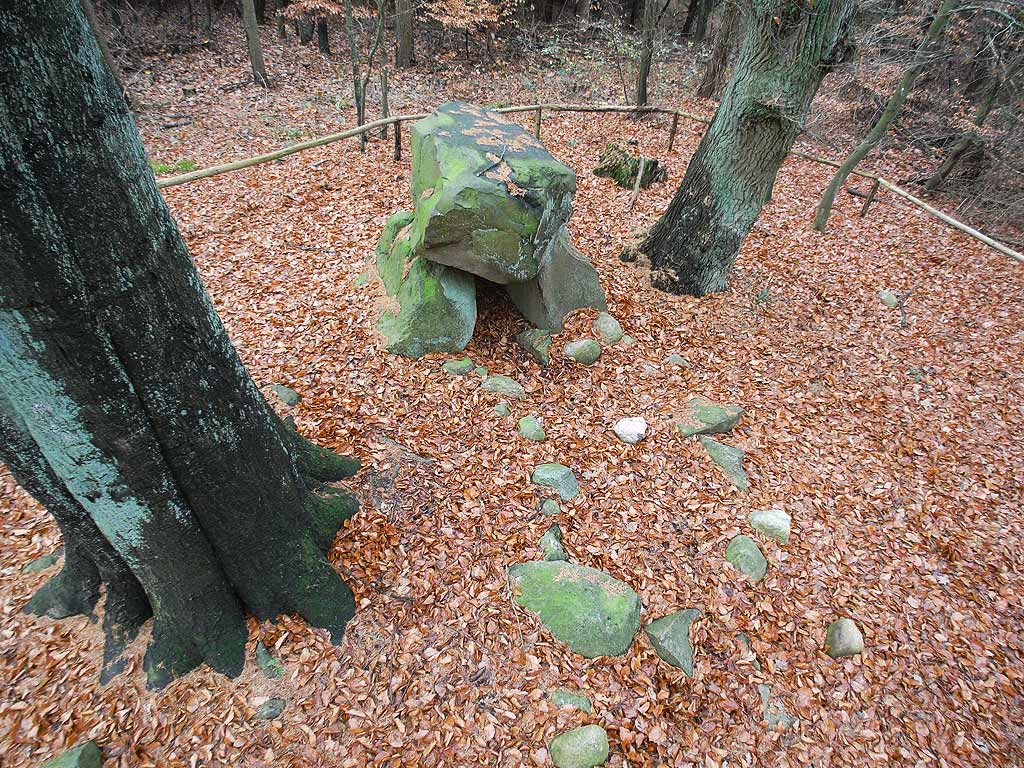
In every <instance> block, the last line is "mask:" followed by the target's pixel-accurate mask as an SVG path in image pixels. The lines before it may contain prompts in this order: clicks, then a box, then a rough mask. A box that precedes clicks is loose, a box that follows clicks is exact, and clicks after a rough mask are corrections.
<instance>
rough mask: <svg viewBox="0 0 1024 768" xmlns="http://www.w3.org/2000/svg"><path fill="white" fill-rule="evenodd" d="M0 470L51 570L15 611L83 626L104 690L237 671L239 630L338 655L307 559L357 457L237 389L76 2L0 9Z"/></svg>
mask: <svg viewBox="0 0 1024 768" xmlns="http://www.w3.org/2000/svg"><path fill="white" fill-rule="evenodd" d="M0 71H3V72H4V73H5V75H6V77H4V78H2V80H0V170H2V175H3V178H4V184H3V185H2V187H0V460H2V461H3V462H4V463H5V464H6V465H7V467H8V468H9V469H10V471H11V472H12V473H13V475H14V477H15V479H16V480H17V481H18V482H19V483H21V484H22V486H23V487H24V488H25V489H26V490H28V491H29V492H30V493H31V494H32V495H33V496H35V498H36V499H37V500H38V501H39V502H40V503H42V504H43V505H44V506H46V508H47V509H48V510H49V511H50V512H51V513H52V514H53V516H54V517H55V518H56V520H57V522H58V523H59V525H60V528H61V530H62V532H63V535H64V539H65V551H66V556H65V563H64V568H63V570H62V571H61V572H60V574H59V575H58V576H56V577H55V578H54V579H53V580H52V581H51V582H50V583H49V584H48V585H47V586H46V587H44V588H43V589H42V590H41V591H40V592H39V593H37V595H36V596H35V597H34V598H33V599H32V600H31V601H30V602H29V603H28V605H27V606H26V610H29V611H31V612H35V613H44V614H49V615H51V616H55V617H61V616H67V615H71V614H75V613H88V612H90V610H91V608H92V606H93V605H94V604H95V603H96V600H97V598H98V596H99V593H100V585H101V584H103V585H105V593H106V603H105V611H104V613H105V616H104V622H105V625H106V629H107V641H108V642H107V649H106V652H105V657H106V659H107V664H106V665H105V668H106V671H107V673H110V672H114V671H116V669H117V664H116V661H117V656H118V654H119V652H120V649H121V647H122V646H123V644H124V643H125V642H126V641H127V640H128V639H130V638H131V637H133V636H134V635H135V633H136V632H137V630H138V629H139V627H140V625H141V624H142V623H143V622H144V621H145V620H146V619H147V617H148V616H149V615H150V614H152V616H153V632H152V641H151V642H150V645H149V647H148V649H147V651H146V657H145V662H144V666H145V670H146V674H147V677H148V679H149V681H150V683H151V684H152V685H161V684H163V683H165V682H166V681H168V680H169V679H171V678H173V677H175V676H177V675H180V674H182V673H184V672H186V671H188V670H190V669H192V668H194V667H195V666H197V665H198V664H200V663H202V662H206V663H208V664H210V666H212V667H213V668H215V669H217V670H220V671H222V672H224V673H226V674H229V675H234V674H237V673H238V672H240V671H241V669H242V663H243V653H244V646H245V641H246V637H247V633H246V625H245V614H246V611H249V612H251V613H252V614H254V615H255V616H256V617H258V618H259V619H274V618H275V617H276V616H278V615H280V614H282V613H297V614H299V615H301V616H303V617H305V618H306V619H307V620H308V621H309V622H310V623H311V624H313V625H314V626H317V627H323V628H326V629H327V630H329V631H330V633H331V635H332V637H333V638H334V639H336V640H337V639H340V637H341V634H342V631H343V630H344V627H345V624H346V622H347V621H348V620H349V619H350V618H351V617H352V615H353V610H354V602H353V597H352V592H351V591H350V590H349V588H348V587H347V586H346V585H345V584H344V582H343V581H342V580H341V579H340V578H339V576H338V574H337V573H336V572H335V571H334V570H333V568H332V567H331V566H330V564H329V563H328V562H327V560H326V559H325V558H324V555H323V554H322V551H323V547H324V545H325V544H328V543H329V541H330V540H332V539H333V534H334V533H335V532H336V531H337V526H338V525H340V522H341V521H342V519H343V518H344V517H346V516H347V515H349V514H351V512H352V511H353V503H352V500H351V499H350V498H347V497H344V496H332V497H331V498H330V499H329V500H326V501H325V500H324V499H323V498H321V497H320V496H318V495H316V494H315V493H314V492H313V491H314V490H316V489H317V487H318V486H317V484H318V483H321V482H325V481H329V480H331V479H338V478H340V477H342V476H345V475H347V474H350V473H351V472H352V471H353V466H352V462H351V460H345V459H343V458H342V457H338V456H335V455H334V454H332V453H330V452H328V451H326V450H324V449H319V448H316V447H315V446H313V445H312V444H311V443H307V442H305V441H303V440H302V439H301V438H299V437H298V436H297V435H296V434H295V433H294V432H291V431H289V430H287V429H286V428H285V427H284V425H283V424H282V423H281V422H280V420H278V419H277V417H276V416H275V415H274V413H273V412H272V410H271V409H270V408H269V406H268V405H267V404H266V402H265V401H264V399H263V397H262V396H261V394H260V392H259V390H258V389H257V388H256V386H255V384H254V383H253V382H252V380H251V379H250V378H249V376H248V374H247V373H246V370H245V368H244V366H243V365H242V363H241V361H240V360H239V358H238V355H237V353H236V352H235V349H234V347H233V346H232V344H231V342H230V340H229V339H228V337H227V334H226V333H225V331H224V328H223V326H222V325H221V322H220V319H219V318H218V317H217V313H216V312H215V311H214V309H213V306H212V304H211V303H210V300H209V297H208V296H207V294H206V292H205V291H204V289H203V286H202V283H201V281H200V279H199V276H198V274H197V273H196V271H195V268H194V266H193V264H192V261H191V259H190V258H189V254H188V251H187V250H186V248H185V244H184V242H183V241H182V238H181V235H180V234H179V232H178V229H177V227H176V225H175V223H174V221H173V219H172V218H171V216H170V213H169V212H168V210H167V207H166V205H165V204H164V201H163V198H162V197H161V196H160V193H159V191H158V190H157V187H156V184H155V181H154V179H153V175H152V173H151V172H150V170H149V167H148V163H147V161H146V156H145V153H144V151H143V148H142V144H141V141H140V139H139V135H138V132H137V131H136V129H135V125H134V123H133V122H132V118H131V115H130V113H129V112H128V109H127V108H126V106H125V103H124V100H123V99H122V98H121V97H120V94H119V93H118V90H117V86H116V84H115V82H114V80H113V78H112V77H111V76H110V73H109V72H108V71H107V69H106V68H105V67H104V66H103V64H102V61H101V58H100V52H99V49H98V47H97V45H96V41H95V39H94V38H93V36H92V34H91V33H90V31H89V28H88V26H87V24H86V20H85V17H84V15H83V13H82V10H81V7H80V6H79V3H78V1H77V0H31V1H29V0H26V2H23V3H18V4H16V5H13V6H9V7H6V8H4V9H3V10H0Z"/></svg>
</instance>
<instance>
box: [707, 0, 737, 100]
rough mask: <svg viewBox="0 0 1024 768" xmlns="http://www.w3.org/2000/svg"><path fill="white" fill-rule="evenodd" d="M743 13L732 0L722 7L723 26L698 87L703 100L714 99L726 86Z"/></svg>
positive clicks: (720, 27) (720, 28) (719, 30)
mask: <svg viewBox="0 0 1024 768" xmlns="http://www.w3.org/2000/svg"><path fill="white" fill-rule="evenodd" d="M741 15H742V14H741V13H740V10H739V8H737V7H736V4H735V3H734V2H732V0H726V2H725V3H724V4H723V6H722V19H721V25H720V26H719V29H718V37H717V39H716V40H715V47H714V50H713V51H712V52H711V56H710V57H709V58H708V65H707V67H706V68H705V69H704V77H702V78H701V81H700V85H698V86H697V95H698V96H700V97H701V98H703V99H714V98H717V97H718V95H719V94H720V93H721V91H722V87H723V86H724V85H725V73H726V72H727V71H728V69H729V59H731V58H732V52H733V49H734V48H735V47H736V35H737V33H738V32H739V29H740V18H741Z"/></svg>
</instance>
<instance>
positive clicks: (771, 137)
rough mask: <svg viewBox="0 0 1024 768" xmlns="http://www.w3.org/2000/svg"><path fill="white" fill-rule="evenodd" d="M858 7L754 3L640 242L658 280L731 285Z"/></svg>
mask: <svg viewBox="0 0 1024 768" xmlns="http://www.w3.org/2000/svg"><path fill="white" fill-rule="evenodd" d="M853 7H854V3H853V0H824V1H822V0H819V2H816V3H815V4H814V8H813V10H812V9H809V8H806V7H803V6H795V5H793V4H791V3H788V2H786V1H785V0H774V2H772V3H760V2H759V3H758V4H757V5H756V6H754V7H752V8H748V10H747V15H748V19H749V22H748V24H747V28H746V33H745V35H744V37H743V43H742V45H741V47H740V53H739V58H738V59H737V62H736V67H735V70H734V72H733V76H732V78H731V79H730V81H729V84H728V86H727V87H726V90H725V94H724V95H723V98H722V103H721V104H720V105H719V107H718V111H717V112H716V113H715V116H714V119H713V120H712V121H711V125H710V126H709V127H708V129H707V131H706V132H705V134H704V137H703V139H702V140H701V142H700V145H699V146H698V147H697V151H696V153H695V154H694V156H693V158H692V159H691V160H690V164H689V166H688V167H687V169H686V175H685V176H684V178H683V181H682V183H681V184H680V186H679V189H678V190H677V191H676V194H675V196H674V197H673V199H672V202H671V203H670V204H669V207H668V209H667V210H666V211H665V213H664V215H663V216H662V217H661V218H660V219H659V220H658V222H657V223H656V224H655V225H654V226H653V227H652V228H651V230H650V232H649V233H648V235H647V238H646V239H645V240H644V242H643V243H642V244H641V246H640V250H641V251H642V252H644V253H645V254H647V256H648V257H649V258H650V262H651V270H652V283H653V284H654V286H655V287H657V288H659V289H662V290H666V291H670V292H672V293H688V294H691V295H694V296H703V295H704V294H707V293H710V292H712V291H721V290H724V289H725V287H726V280H727V278H728V275H729V271H730V270H731V269H732V265H733V262H734V261H735V260H736V255H737V253H738V251H739V247H740V244H741V243H742V242H743V239H744V238H745V237H746V235H747V233H748V232H749V231H750V228H751V227H752V226H753V224H754V222H755V221H756V220H757V217H758V216H759V215H760V213H761V208H762V207H763V206H764V205H765V203H766V202H767V201H768V200H769V199H770V197H771V191H772V187H773V186H774V184H775V176H776V174H777V173H778V169H779V166H780V165H782V161H783V160H784V159H785V157H786V155H787V154H788V152H789V150H790V148H791V147H792V145H793V141H794V140H795V139H796V136H797V133H798V132H799V130H800V126H801V124H802V123H803V120H804V117H805V116H806V114H807V109H808V107H809V106H810V104H811V100H812V99H813V98H814V94H815V92H816V91H817V90H818V86H819V85H820V84H821V81H822V79H823V77H824V76H825V74H826V73H827V72H828V71H829V70H830V69H831V68H832V66H833V65H834V64H835V63H837V62H838V61H839V60H840V59H841V58H842V57H844V56H845V55H846V54H847V52H848V50H849V45H848V42H847V35H848V33H849V27H850V19H851V17H852V15H853Z"/></svg>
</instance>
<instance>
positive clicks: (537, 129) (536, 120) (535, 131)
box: [533, 107, 543, 139]
mask: <svg viewBox="0 0 1024 768" xmlns="http://www.w3.org/2000/svg"><path fill="white" fill-rule="evenodd" d="M541 112H543V110H542V109H540V108H539V107H538V109H537V116H536V117H535V118H534V119H533V135H534V136H536V137H537V138H538V139H539V138H540V113H541Z"/></svg>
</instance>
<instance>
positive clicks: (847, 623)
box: [825, 617, 864, 659]
mask: <svg viewBox="0 0 1024 768" xmlns="http://www.w3.org/2000/svg"><path fill="white" fill-rule="evenodd" d="M825 652H826V653H828V655H829V656H831V657H832V658H833V659H842V658H845V657H847V656H856V655H857V654H859V653H863V652H864V635H862V634H861V631H860V627H858V626H857V624H856V623H855V622H854V620H853V619H850V618H846V617H843V618H841V619H836V620H835V621H833V622H832V623H831V624H829V625H828V631H827V632H826V633H825Z"/></svg>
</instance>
